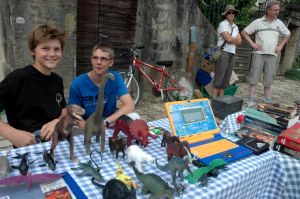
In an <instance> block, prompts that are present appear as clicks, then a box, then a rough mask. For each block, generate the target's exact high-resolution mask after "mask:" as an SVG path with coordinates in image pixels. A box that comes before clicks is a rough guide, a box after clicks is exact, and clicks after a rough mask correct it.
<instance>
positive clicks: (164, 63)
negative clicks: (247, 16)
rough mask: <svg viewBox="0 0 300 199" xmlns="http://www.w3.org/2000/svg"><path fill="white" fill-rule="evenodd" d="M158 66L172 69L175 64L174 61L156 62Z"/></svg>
mask: <svg viewBox="0 0 300 199" xmlns="http://www.w3.org/2000/svg"><path fill="white" fill-rule="evenodd" d="M156 64H157V65H162V66H165V67H170V66H172V64H173V61H157V62H156Z"/></svg>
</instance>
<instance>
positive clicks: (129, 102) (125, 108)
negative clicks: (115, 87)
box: [106, 94, 135, 123]
mask: <svg viewBox="0 0 300 199" xmlns="http://www.w3.org/2000/svg"><path fill="white" fill-rule="evenodd" d="M120 101H121V102H122V106H121V107H120V108H119V109H118V110H117V111H116V112H115V113H114V114H112V115H110V116H109V117H107V118H106V120H108V121H109V123H114V122H115V121H116V120H117V119H118V118H119V117H120V116H122V115H126V114H129V113H132V112H134V111H135V106H134V102H133V99H132V98H131V96H130V94H125V95H123V96H121V97H120Z"/></svg>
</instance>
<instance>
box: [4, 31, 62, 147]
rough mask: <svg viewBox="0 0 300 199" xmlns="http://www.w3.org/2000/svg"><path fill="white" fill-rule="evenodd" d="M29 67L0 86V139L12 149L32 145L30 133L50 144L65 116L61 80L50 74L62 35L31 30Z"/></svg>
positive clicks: (58, 32) (57, 76) (17, 70)
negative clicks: (0, 114) (0, 117)
mask: <svg viewBox="0 0 300 199" xmlns="http://www.w3.org/2000/svg"><path fill="white" fill-rule="evenodd" d="M28 43H29V50H30V52H31V55H32V57H33V63H32V64H31V65H28V66H25V67H24V68H20V69H16V70H14V71H13V72H12V73H10V74H8V75H7V76H6V77H5V78H4V80H3V81H2V82H1V83H0V112H2V111H3V110H5V112H6V116H7V121H8V123H5V122H3V121H2V120H0V135H1V136H3V137H4V138H6V139H7V140H9V141H10V142H12V144H13V145H14V147H22V146H27V145H31V144H35V143H36V141H35V135H34V134H33V132H35V131H38V130H40V136H41V139H42V140H45V141H47V140H50V139H51V137H52V135H53V133H54V129H55V126H56V124H57V122H58V121H59V118H60V117H62V116H63V115H64V114H65V110H64V108H65V107H66V100H65V97H64V86H63V80H62V78H61V77H60V76H59V75H57V74H55V73H54V72H53V70H54V69H55V68H56V66H57V64H58V63H59V62H60V60H61V58H62V51H63V47H64V44H65V32H64V31H62V30H60V29H57V28H55V27H52V26H49V25H41V26H38V27H37V28H35V29H33V30H32V31H31V33H30V34H29V38H28Z"/></svg>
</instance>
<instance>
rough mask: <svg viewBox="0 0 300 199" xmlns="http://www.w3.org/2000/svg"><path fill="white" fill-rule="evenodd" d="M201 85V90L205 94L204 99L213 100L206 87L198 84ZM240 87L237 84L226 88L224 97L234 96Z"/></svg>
mask: <svg viewBox="0 0 300 199" xmlns="http://www.w3.org/2000/svg"><path fill="white" fill-rule="evenodd" d="M198 85H199V90H200V92H201V93H202V94H203V97H206V98H211V96H210V95H209V94H208V92H207V91H206V89H205V87H204V86H203V85H202V84H198ZM238 87H239V86H238V85H237V84H231V85H230V86H229V87H228V88H226V89H225V90H224V95H231V96H234V95H235V93H236V91H237V89H238Z"/></svg>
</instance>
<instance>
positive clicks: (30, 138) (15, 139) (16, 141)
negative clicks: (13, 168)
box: [10, 131, 36, 147]
mask: <svg viewBox="0 0 300 199" xmlns="http://www.w3.org/2000/svg"><path fill="white" fill-rule="evenodd" d="M10 141H11V143H12V144H13V145H14V146H16V147H24V146H29V145H31V144H36V141H35V136H34V134H33V133H30V132H27V131H18V132H17V133H15V136H12V137H11V139H10Z"/></svg>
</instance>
